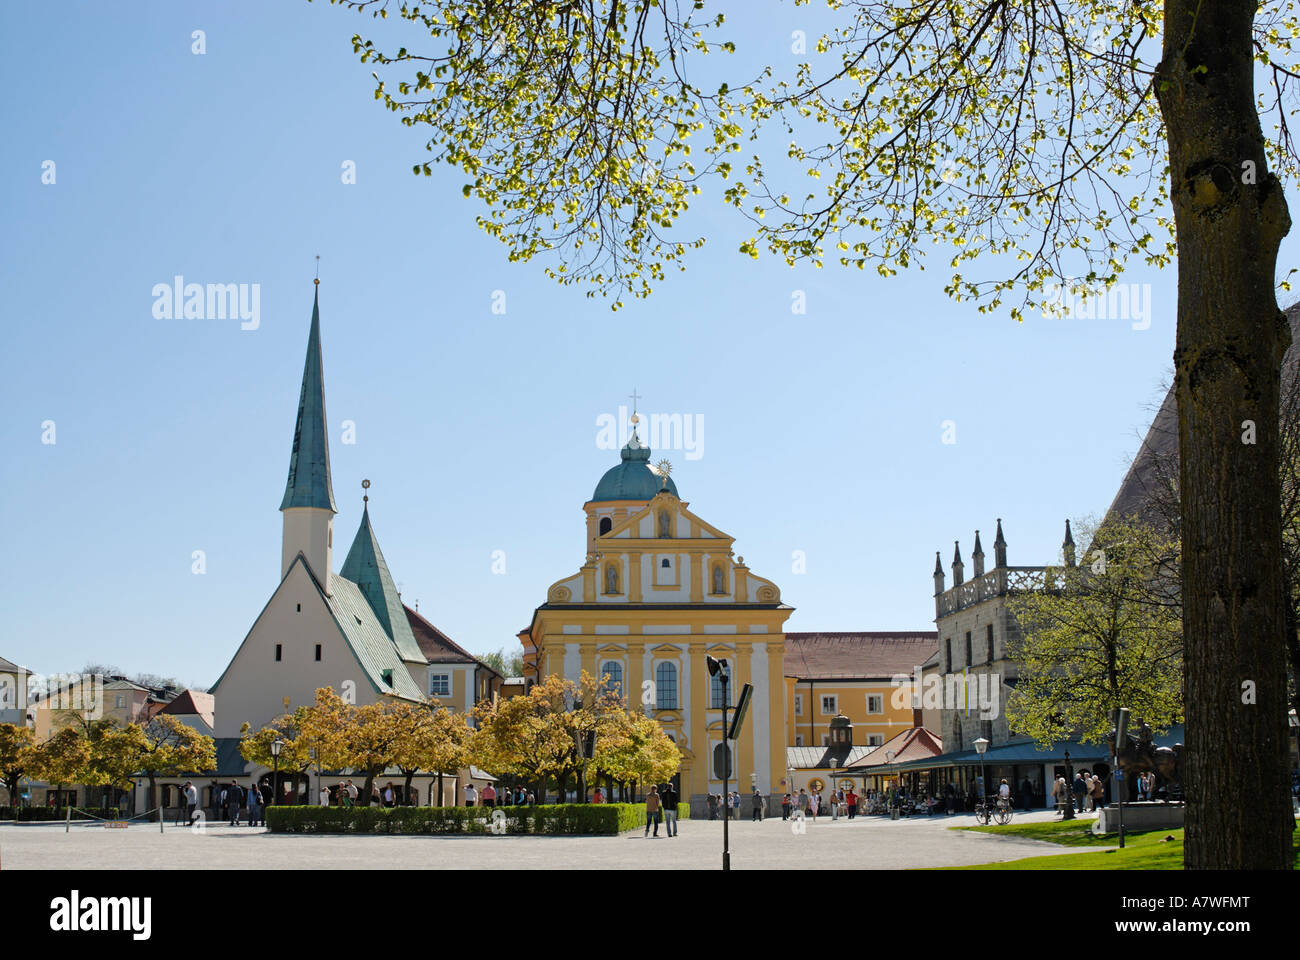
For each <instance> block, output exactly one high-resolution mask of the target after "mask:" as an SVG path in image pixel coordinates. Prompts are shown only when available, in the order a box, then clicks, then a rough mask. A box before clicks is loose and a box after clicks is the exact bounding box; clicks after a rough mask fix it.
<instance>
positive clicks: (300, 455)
mask: <svg viewBox="0 0 1300 960" xmlns="http://www.w3.org/2000/svg"><path fill="white" fill-rule="evenodd" d="M323 367H324V362H323V360H322V359H321V347H320V290H319V288H317V293H316V297H315V299H313V301H312V305H311V333H310V334H308V336H307V360H306V362H305V363H304V364H303V370H302V391H301V392H300V393H299V395H298V421H297V425H296V426H295V427H294V430H293V453H292V454H291V455H290V457H289V479H288V481H287V482H286V483H285V486H284V499H283V500H281V501H280V509H281V510H287V509H289V508H290V507H323V508H325V509H327V510H330V511H331V512H333V513H338V509H337V508H336V507H335V506H334V487H333V485H332V484H331V483H330V445H329V428H328V426H327V422H326V419H325V373H324V369H323Z"/></svg>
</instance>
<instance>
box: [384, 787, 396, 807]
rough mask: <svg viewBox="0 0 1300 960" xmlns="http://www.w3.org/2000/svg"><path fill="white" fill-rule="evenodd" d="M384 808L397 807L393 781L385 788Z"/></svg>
mask: <svg viewBox="0 0 1300 960" xmlns="http://www.w3.org/2000/svg"><path fill="white" fill-rule="evenodd" d="M384 806H386V807H395V806H397V795H396V794H395V793H394V791H393V781H391V780H389V781H388V785H387V786H385V787H384Z"/></svg>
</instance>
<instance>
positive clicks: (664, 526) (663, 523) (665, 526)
mask: <svg viewBox="0 0 1300 960" xmlns="http://www.w3.org/2000/svg"><path fill="white" fill-rule="evenodd" d="M671 523H672V521H671V518H670V517H669V516H668V511H666V510H665V511H664V512H662V513H660V514H659V536H661V537H665V538H668V537H671V536H672V535H673V534H672V529H671Z"/></svg>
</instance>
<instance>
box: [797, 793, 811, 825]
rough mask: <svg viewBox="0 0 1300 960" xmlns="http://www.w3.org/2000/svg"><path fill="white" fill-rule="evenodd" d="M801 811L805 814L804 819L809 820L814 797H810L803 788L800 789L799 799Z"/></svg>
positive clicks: (798, 803) (798, 804)
mask: <svg viewBox="0 0 1300 960" xmlns="http://www.w3.org/2000/svg"><path fill="white" fill-rule="evenodd" d="M797 806H798V808H799V810H800V811H801V812H802V813H803V816H804V819H805V820H807V819H808V811H809V809H811V807H812V797H810V796H808V791H807V790H805V789H804V788H803V787H800V788H799V797H798V801H797Z"/></svg>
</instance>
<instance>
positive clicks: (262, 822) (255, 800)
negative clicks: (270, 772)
mask: <svg viewBox="0 0 1300 960" xmlns="http://www.w3.org/2000/svg"><path fill="white" fill-rule="evenodd" d="M248 825H249V826H250V827H264V826H266V807H265V805H264V804H263V797H262V789H261V787H259V786H258V785H257V783H256V782H253V783H251V784H250V785H249V787H248Z"/></svg>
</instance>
